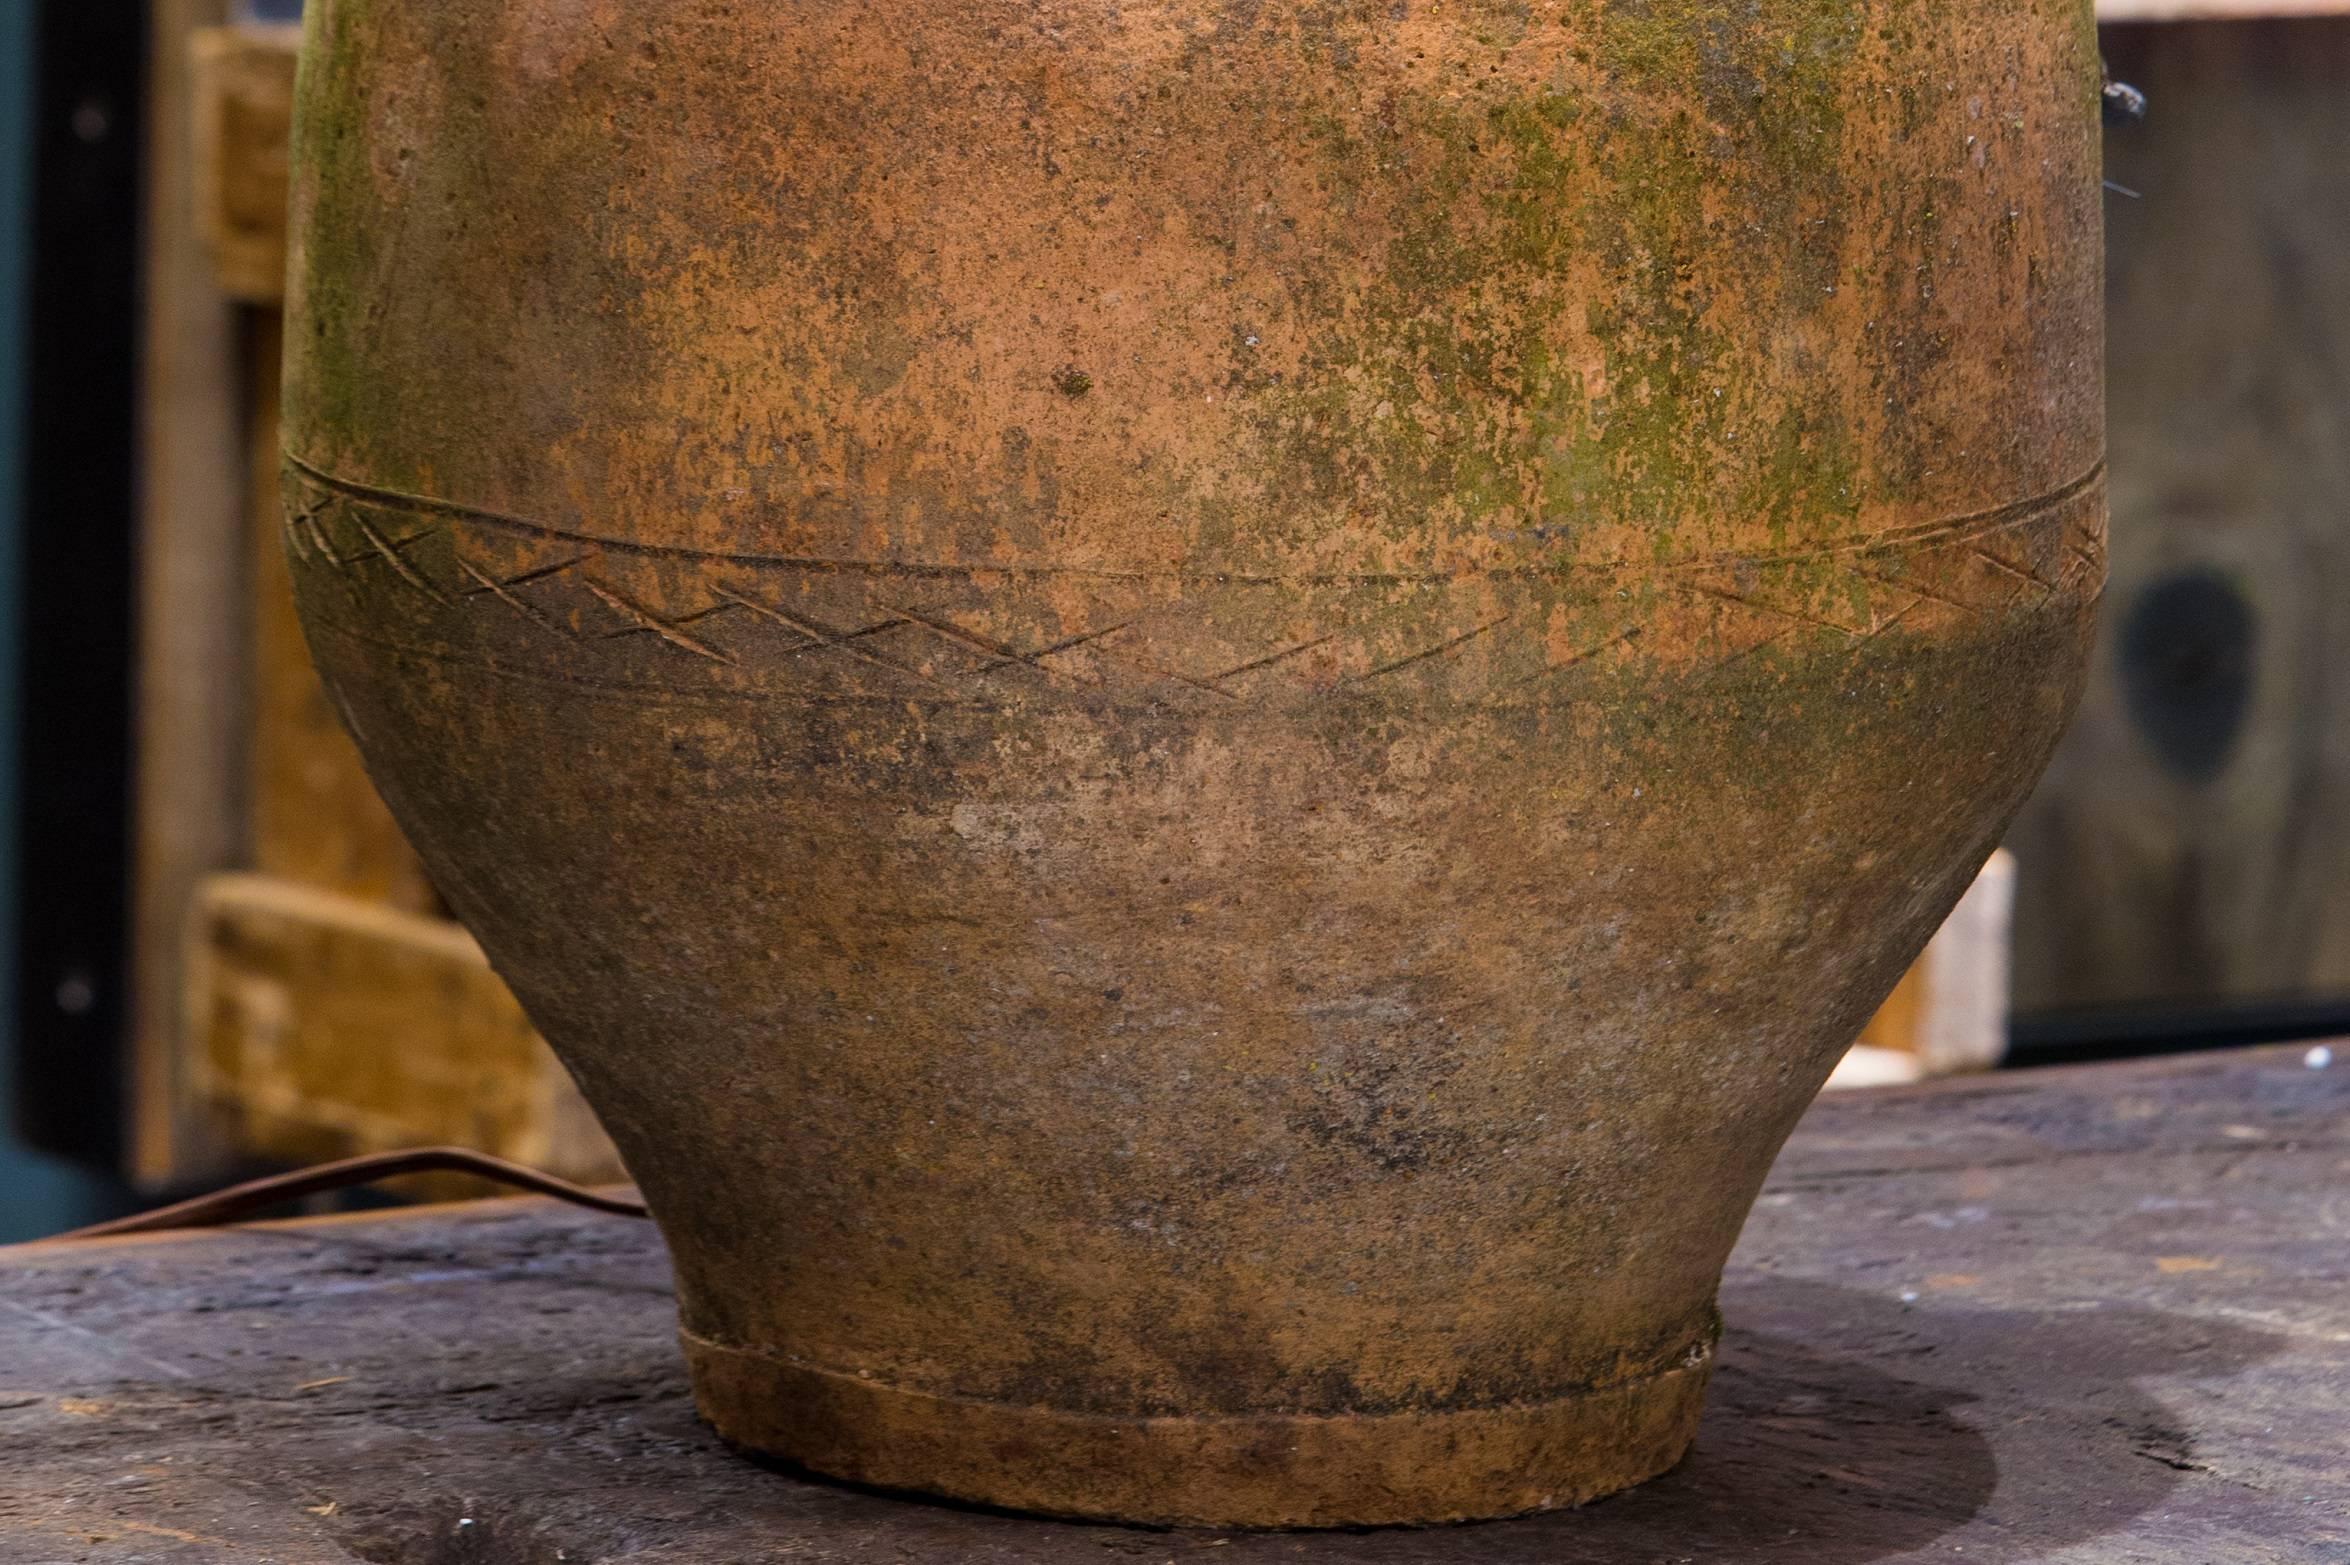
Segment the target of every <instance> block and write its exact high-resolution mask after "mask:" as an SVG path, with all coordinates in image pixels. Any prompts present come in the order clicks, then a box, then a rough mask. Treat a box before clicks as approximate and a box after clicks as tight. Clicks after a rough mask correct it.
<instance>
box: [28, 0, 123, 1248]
mask: <svg viewBox="0 0 2350 1565" xmlns="http://www.w3.org/2000/svg"><path fill="white" fill-rule="evenodd" d="M34 9H35V0H0V817H6V816H13V815H14V814H15V813H16V801H17V787H16V780H17V767H18V762H19V757H20V755H21V753H22V751H21V747H20V745H19V743H18V737H19V717H18V711H17V660H16V638H17V604H18V602H19V601H20V599H21V597H22V594H23V592H24V588H25V584H24V582H23V580H22V576H21V573H20V571H19V568H18V562H19V558H20V551H19V547H18V546H19V543H20V541H21V540H22V538H23V537H24V529H25V528H26V527H27V526H28V525H29V524H30V519H29V518H27V517H26V516H25V515H24V505H23V493H24V465H23V463H24V450H23V440H24V410H25V399H26V397H27V396H29V395H31V394H32V388H30V387H28V386H26V385H25V383H24V362H25V299H26V291H27V287H28V284H29V281H30V279H29V271H30V267H31V262H32V256H31V254H30V253H29V248H30V247H29V243H28V236H29V231H30V228H31V222H32V132H33V107H34V106H33V102H32V96H33V93H32V87H33V83H32V68H33V59H32V55H33V12H34ZM18 913H19V907H18V899H17V866H16V863H15V838H14V834H13V833H11V832H6V831H0V997H5V996H8V995H12V994H13V993H14V992H15V988H16V977H17V975H16V972H15V970H14V968H15V956H16V941H15V935H14V930H15V927H16V919H17V916H18ZM13 1014H14V1012H13V1009H12V1008H11V1007H9V1006H6V1005H0V1028H5V1027H6V1026H7V1025H8V1024H7V1020H6V1019H7V1018H8V1017H9V1016H11V1015H13ZM15 1058H16V1040H15V1039H14V1038H13V1037H7V1036H0V1105H4V1104H6V1103H8V1102H9V1101H10V1100H11V1099H12V1097H13V1096H14V1094H13V1090H12V1089H13V1081H12V1077H13V1072H14V1065H15ZM117 1201H118V1197H117V1196H116V1195H115V1193H114V1192H113V1191H112V1189H111V1187H110V1186H109V1184H108V1183H107V1182H105V1181H101V1180H98V1179H94V1178H92V1177H91V1176H89V1175H88V1174H86V1173H84V1172H82V1171H80V1170H78V1169H74V1168H70V1167H68V1166H66V1165H64V1164H62V1163H59V1162H57V1161H56V1160H54V1159H52V1158H46V1157H42V1156H40V1155H38V1154H36V1153H34V1152H32V1151H31V1150H29V1149H27V1148H26V1147H24V1146H23V1145H21V1144H20V1143H18V1142H17V1140H16V1139H15V1136H14V1133H13V1128H12V1127H11V1126H10V1125H9V1123H8V1115H7V1114H6V1112H5V1111H0V1244H6V1243H9V1242H11V1241H13V1240H17V1239H30V1238H36V1237H38V1236H40V1235H42V1234H48V1233H55V1232H57V1231H58V1230H59V1229H62V1228H70V1227H73V1226H75V1225H76V1224H78V1223H84V1222H91V1221H94V1220H96V1219H97V1218H100V1217H104V1216H107V1215H109V1214H110V1213H111V1212H112V1211H114V1210H115V1209H116V1204H117Z"/></svg>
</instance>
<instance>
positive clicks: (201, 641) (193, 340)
mask: <svg viewBox="0 0 2350 1565" xmlns="http://www.w3.org/2000/svg"><path fill="white" fill-rule="evenodd" d="M223 11H224V5H223V0H155V4H154V6H153V8H152V10H151V12H150V54H149V58H150V60H151V61H152V62H153V63H152V66H151V68H150V71H149V89H148V90H149V95H150V119H149V122H150V125H151V126H152V132H151V142H150V146H149V155H148V168H149V176H148V239H147V244H148V264H147V323H146V325H147V366H146V388H145V404H144V407H143V408H142V410H141V422H142V433H141V445H142V451H143V457H144V461H143V470H142V474H141V483H142V490H143V492H142V498H141V504H140V570H139V626H140V629H139V650H138V670H139V695H138V721H137V743H138V757H139V761H138V767H139V771H138V781H137V797H138V803H137V810H136V814H137V825H136V831H135V839H136V840H135V842H134V845H133V854H134V861H135V868H134V885H133V888H132V921H131V945H132V952H131V957H132V1019H131V1034H132V1036H131V1040H130V1049H131V1066H132V1069H131V1076H132V1081H133V1087H132V1096H133V1134H132V1138H131V1139H132V1153H131V1158H130V1162H131V1172H133V1173H134V1174H135V1175H137V1176H139V1177H142V1178H146V1179H151V1180H152V1179H161V1178H164V1177H166V1176H168V1175H169V1174H171V1173H173V1172H175V1171H183V1172H184V1171H188V1170H190V1169H192V1168H194V1167H200V1166H202V1164H203V1162H204V1161H205V1150H206V1149H204V1148H203V1147H202V1145H201V1143H200V1138H198V1137H195V1136H194V1135H193V1133H192V1131H191V1130H190V1128H189V1127H187V1126H184V1125H182V1124H181V1123H180V1122H179V1120H178V1118H177V1116H178V1113H179V1111H180V1108H181V1106H182V1104H183V1102H184V1099H183V1098H182V1096H181V1094H180V1093H179V1091H178V1081H177V1072H178V1061H179V1050H178V1048H177V1041H178V1023H179V1019H180V1006H181V998H182V987H183V980H182V975H181V971H180V939H181V934H182V932H183V930H184V928H185V925H186V921H187V916H188V906H189V900H190V898H191V897H192V896H193V894H194V892H195V888H196V885H197V882H198V881H200V880H201V879H202V878H203V877H204V876H205V875H206V874H209V873H211V872H212V871H214V870H219V869H225V868H228V867H230V866H232V865H234V864H236V863H238V862H239V861H240V860H241V859H242V857H243V855H244V837H245V814H246V812H245V801H244V776H245V756H244V753H243V752H244V736H245V733H246V724H245V701H246V692H247V689H248V688H249V677H248V674H247V667H246V659H247V650H246V629H245V627H246V625H247V624H248V623H249V621H248V618H247V607H246V606H247V601H248V600H247V596H246V588H247V582H246V559H247V551H246V549H245V548H244V539H245V517H246V496H245V468H246V464H245V434H244V429H243V426H242V423H241V420H240V408H241V405H242V402H243V395H242V393H243V389H244V387H245V385H246V383H247V371H246V368H245V360H244V357H243V351H244V350H243V347H242V344H241V342H240V338H239V332H238V322H237V318H236V307H235V306H234V305H233V304H232V303H231V302H230V301H229V300H228V299H227V298H226V297H224V296H223V295H222V294H221V292H220V289H219V287H218V284H217V283H216V281H215V279H214V275H213V266H212V260H211V257H210V256H209V254H208V253H207V252H206V249H205V245H204V241H203V238H202V236H201V234H200V232H199V230H198V228H197V223H196V203H195V159H194V157H193V155H192V149H191V146H190V141H191V133H192V126H193V120H194V104H193V96H192V90H191V83H190V80H189V72H188V56H187V46H188V38H189V36H190V34H191V33H192V32H193V31H194V30H195V29H196V28H197V27H199V26H201V25H205V24H208V23H217V22H219V21H220V20H221V19H222V15H223Z"/></svg>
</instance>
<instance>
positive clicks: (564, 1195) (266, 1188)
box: [57, 1147, 651, 1240]
mask: <svg viewBox="0 0 2350 1565" xmlns="http://www.w3.org/2000/svg"><path fill="white" fill-rule="evenodd" d="M400 1174H472V1175H474V1176H476V1177H477V1178H481V1179H488V1180H494V1181H495V1182H497V1183H498V1184H502V1185H512V1186H514V1187H515V1188H517V1189H521V1190H528V1191H530V1192H532V1193H533V1194H535V1195H543V1196H553V1197H554V1198H555V1199H556V1200H558V1201H569V1202H571V1203H572V1204H573V1205H574V1206H584V1207H586V1208H588V1209H589V1210H590V1211H595V1212H607V1213H610V1214H611V1215H612V1216H614V1217H648V1216H650V1215H651V1214H650V1213H649V1212H647V1211H646V1210H645V1204H644V1202H642V1201H637V1200H631V1199H629V1198H627V1197H625V1196H609V1195H602V1194H599V1193H597V1192H596V1191H593V1190H590V1189H588V1188H587V1187H586V1186H585V1185H575V1184H573V1183H572V1182H571V1181H570V1180H568V1179H557V1178H556V1177H555V1176H554V1175H553V1174H542V1173H540V1172H539V1171H538V1170H537V1169H535V1168H525V1167H523V1165H521V1164H520V1163H509V1162H507V1161H506V1160H505V1159H504V1158H502V1157H491V1156H490V1155H489V1154H488V1153H486V1152H470V1151H467V1150H466V1149H465V1148H463V1147H416V1148H413V1149H411V1150H409V1151H406V1152H371V1153H369V1154H368V1155H366V1156H365V1157H347V1158H343V1159H341V1160H340V1161H337V1162H333V1163H319V1164H315V1165H313V1166H312V1167H309V1168H300V1169H296V1170H294V1171H293V1172H292V1173H290V1174H272V1175H271V1176H269V1177H268V1178H266V1179H252V1180H247V1181H246V1182H245V1183H243V1184H241V1185H231V1186H229V1187H228V1188H227V1189H225V1190H215V1191H213V1192H212V1193H211V1194H210V1195H200V1196H196V1197H194V1198H192V1199H190V1200H186V1201H175V1202H173V1203H172V1204H171V1205H169V1206H159V1207H157V1208H156V1209H155V1210H153V1211H151V1212H138V1213H134V1214H133V1215H131V1216H129V1217H118V1218H116V1219H115V1220H114V1221H112V1222H110V1223H93V1224H91V1225H90V1226H89V1227H87V1228H77V1229H75V1230H73V1232H71V1233H65V1234H59V1235H58V1236H57V1237H58V1238H59V1239H61V1240H69V1239H111V1238H114V1237H116V1236H118V1235H122V1234H151V1233H162V1232H165V1231H167V1230H170V1229H174V1228H212V1227H217V1226H219V1225H220V1224H222V1223H229V1222H234V1221H236V1219H238V1218H239V1217H242V1216H244V1215H245V1214H247V1213H249V1212H255V1211H259V1210H261V1209H262V1208H264V1207H270V1206H276V1205H278V1204H279V1203H280V1202H284V1201H293V1200H298V1199H300V1198H301V1197H303V1196H307V1195H317V1194H319V1193H320V1192H322V1191H327V1190H346V1189H349V1188H350V1187H351V1186H353V1185H371V1184H374V1183H375V1182H376V1181H377V1180H379V1179H391V1178H394V1177H395V1176H397V1175H400Z"/></svg>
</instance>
